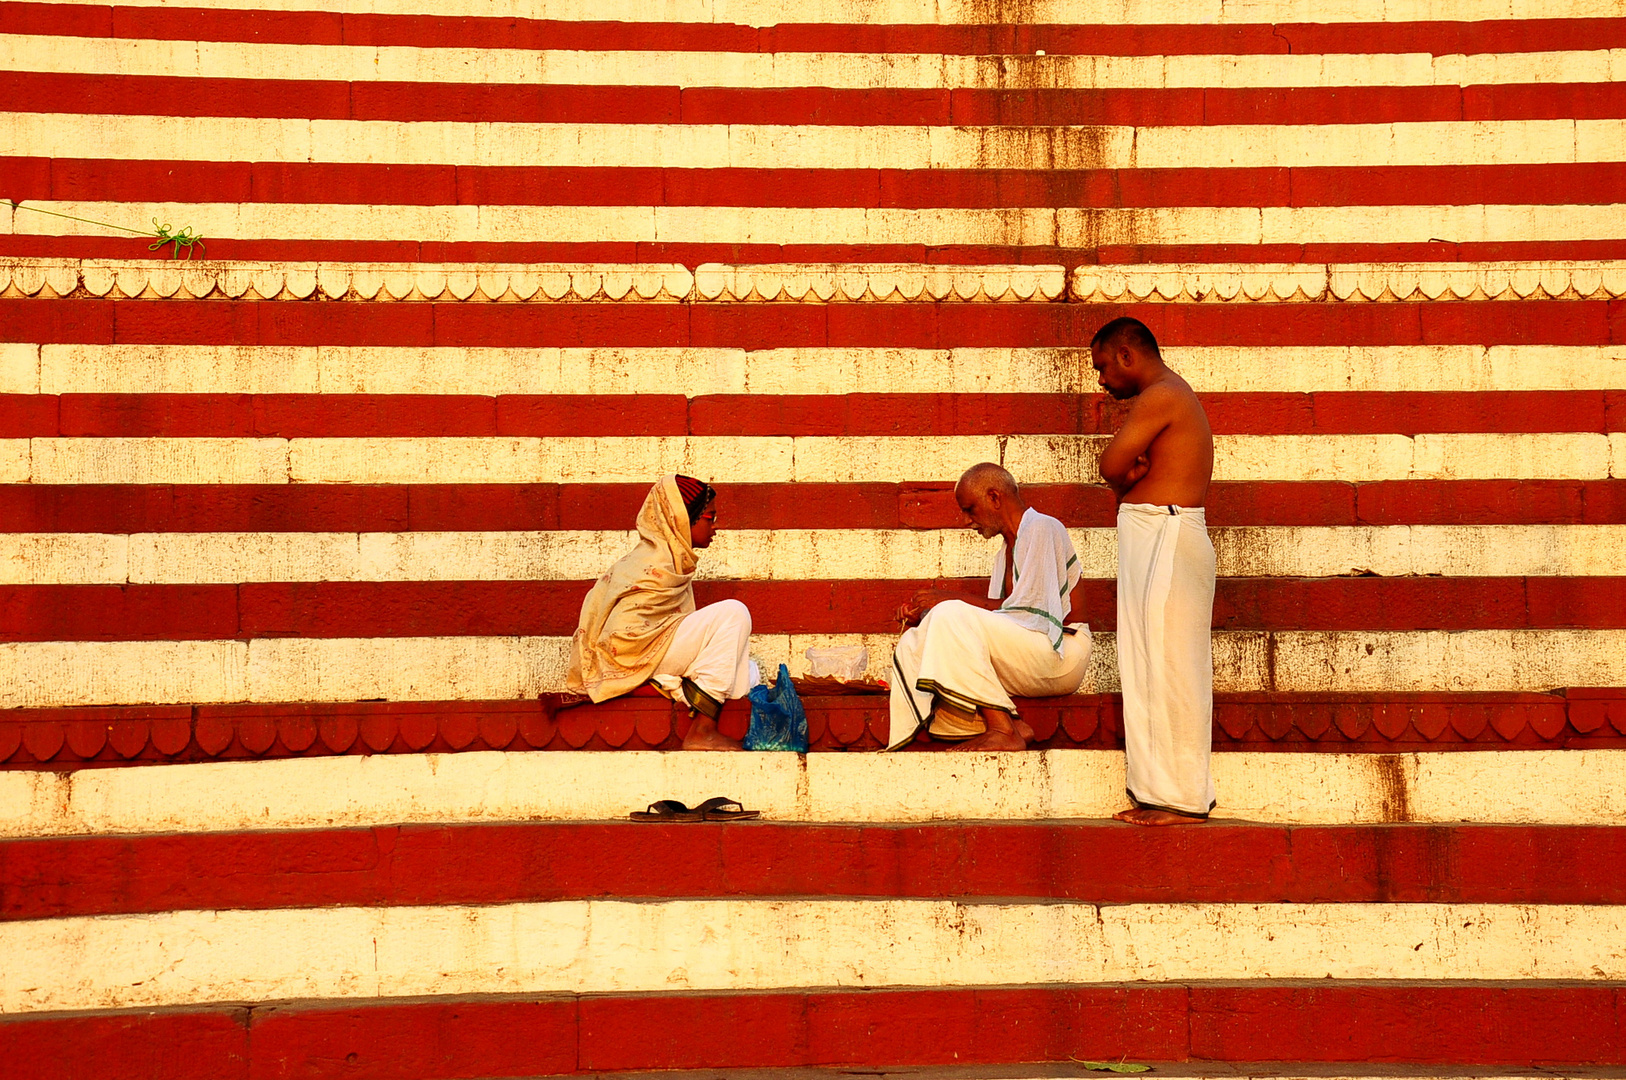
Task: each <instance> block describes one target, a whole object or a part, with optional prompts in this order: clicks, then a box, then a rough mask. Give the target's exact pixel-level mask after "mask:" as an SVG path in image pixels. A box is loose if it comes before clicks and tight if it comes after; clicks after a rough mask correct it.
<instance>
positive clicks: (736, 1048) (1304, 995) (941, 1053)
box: [0, 982, 1626, 1080]
mask: <svg viewBox="0 0 1626 1080" xmlns="http://www.w3.org/2000/svg"><path fill="white" fill-rule="evenodd" d="M1623 1007H1626V988H1623V987H1622V986H1621V984H1617V983H1607V982H1604V983H1593V984H1585V985H1576V984H1568V985H1565V984H1559V985H1548V984H1535V985H1495V984H1466V985H1452V986H1445V985H1428V984H1425V985H1405V984H1394V983H1343V982H1340V983H1329V984H1326V985H1279V984H1270V983H1257V982H1255V983H1245V984H1198V985H1185V984H1179V983H1174V984H1138V985H1134V986H1076V987H1045V988H1033V989H999V988H975V989H950V990H857V991H849V990H843V991H814V992H790V993H755V994H697V995H679V996H664V995H653V996H640V997H619V996H593V995H586V996H580V997H568V996H562V997H549V998H541V999H538V998H535V997H527V998H512V999H503V998H498V999H492V998H482V999H467V1000H464V999H450V1000H435V1001H431V1002H394V1001H363V1002H355V1003H344V1004H328V1005H301V1004H298V1003H290V1004H279V1005H261V1006H249V1007H245V1006H216V1007H208V1008H197V1009H181V1010H175V1011H162V1012H139V1013H113V1014H88V1015H68V1016H49V1015H46V1016H26V1015H24V1016H12V1017H7V1018H5V1019H3V1020H0V1060H3V1061H5V1062H6V1063H7V1065H8V1066H9V1067H10V1068H11V1069H13V1070H15V1075H17V1076H19V1077H22V1076H26V1077H28V1078H29V1080H106V1078H107V1077H118V1078H120V1080H221V1078H231V1080H236V1078H241V1080H248V1078H251V1077H252V1078H254V1080H284V1078H287V1080H294V1078H298V1080H355V1078H358V1077H365V1078H367V1080H452V1078H464V1080H466V1078H471V1077H534V1076H543V1075H569V1074H583V1073H612V1074H613V1073H614V1072H616V1071H656V1070H661V1071H664V1070H678V1069H704V1070H706V1072H705V1073H704V1074H703V1075H704V1077H705V1080H727V1078H728V1075H729V1074H728V1073H727V1072H724V1071H723V1070H727V1069H764V1068H770V1069H771V1068H782V1069H792V1068H807V1067H822V1068H832V1069H845V1070H849V1071H846V1072H843V1073H840V1074H837V1075H836V1076H832V1077H830V1080H837V1077H838V1076H847V1075H850V1070H851V1069H852V1068H853V1067H860V1068H863V1069H865V1070H866V1071H868V1072H880V1071H882V1070H885V1069H902V1068H922V1067H931V1066H951V1065H974V1064H985V1065H997V1066H1010V1065H1014V1064H1017V1063H1022V1062H1034V1063H1037V1062H1050V1063H1059V1064H1061V1065H1063V1066H1068V1065H1072V1063H1073V1062H1076V1061H1078V1060H1102V1059H1106V1060H1112V1061H1116V1060H1120V1059H1122V1058H1128V1059H1129V1060H1130V1061H1141V1062H1156V1063H1178V1062H1204V1063H1209V1067H1210V1068H1216V1067H1222V1066H1221V1063H1234V1065H1232V1066H1231V1067H1224V1073H1225V1074H1227V1075H1234V1074H1235V1073H1238V1072H1239V1073H1241V1074H1242V1075H1248V1076H1261V1075H1263V1076H1269V1075H1272V1074H1281V1073H1283V1072H1286V1073H1287V1075H1306V1073H1305V1072H1295V1071H1293V1070H1292V1066H1291V1065H1286V1066H1284V1065H1282V1064H1281V1063H1282V1062H1298V1063H1334V1062H1348V1063H1353V1066H1346V1067H1345V1068H1343V1069H1341V1070H1340V1071H1339V1072H1338V1073H1337V1075H1341V1076H1360V1075H1362V1073H1363V1070H1362V1069H1361V1068H1360V1066H1361V1065H1363V1064H1368V1063H1399V1064H1407V1063H1409V1064H1418V1065H1422V1064H1432V1065H1443V1066H1446V1067H1447V1068H1448V1071H1447V1072H1445V1073H1444V1075H1455V1074H1458V1073H1459V1071H1460V1070H1458V1069H1455V1068H1451V1067H1453V1066H1471V1065H1479V1066H1517V1067H1520V1068H1524V1069H1529V1068H1531V1067H1532V1066H1537V1065H1539V1066H1550V1067H1559V1068H1562V1067H1568V1066H1613V1065H1620V1064H1623V1063H1626V1037H1623V1035H1622V1025H1621V1023H1620V1020H1619V1017H1620V1010H1621V1009H1622V1008H1623ZM1261 1060H1268V1061H1272V1062H1276V1063H1277V1064H1276V1065H1274V1066H1266V1067H1265V1068H1263V1069H1260V1068H1258V1067H1248V1066H1249V1063H1252V1062H1258V1061H1261ZM1076 1069H1077V1066H1076V1065H1072V1068H1071V1069H1069V1070H1068V1071H1067V1075H1076V1071H1075V1070H1076ZM1164 1071H1165V1072H1170V1073H1173V1074H1174V1075H1180V1070H1179V1069H1178V1068H1174V1067H1170V1068H1166V1069H1165V1070H1164ZM1317 1071H1322V1070H1317V1069H1315V1068H1314V1067H1313V1065H1312V1068H1311V1069H1310V1070H1309V1073H1308V1074H1309V1075H1314V1074H1315V1073H1316V1072H1317ZM1049 1072H1050V1070H1048V1069H1045V1070H1043V1071H1042V1072H1039V1073H1038V1074H1037V1075H1046V1074H1048V1073H1049ZM1381 1072H1382V1075H1385V1076H1389V1075H1399V1076H1402V1077H1405V1076H1408V1075H1417V1074H1416V1073H1415V1072H1414V1073H1407V1072H1406V1071H1404V1070H1398V1071H1397V1070H1389V1069H1384V1070H1381ZM752 1075H753V1077H754V1080H771V1078H772V1077H773V1076H774V1075H775V1074H773V1073H767V1074H761V1073H753V1074H752ZM951 1075H953V1074H951ZM959 1075H960V1076H962V1077H964V1076H965V1074H959ZM970 1075H971V1076H973V1077H981V1076H986V1075H987V1073H986V1072H979V1073H973V1074H970ZM1013 1075H1035V1073H1032V1072H1029V1073H1022V1072H1020V1071H1018V1072H1016V1073H1014V1074H1013ZM1154 1075H1155V1074H1154ZM1425 1075H1430V1076H1434V1075H1441V1073H1438V1072H1431V1073H1428V1074H1425ZM1467 1075H1482V1074H1476V1073H1473V1072H1469V1073H1468V1074H1467ZM932 1077H933V1074H932V1073H926V1074H924V1076H923V1077H922V1080H931V1078H932ZM792 1078H794V1080H807V1075H806V1074H805V1073H793V1074H791V1076H790V1077H787V1078H786V1080H792ZM606 1080H610V1078H606ZM628 1080H632V1078H628ZM684 1080H690V1078H684ZM692 1080H700V1078H699V1077H696V1078H692Z"/></svg>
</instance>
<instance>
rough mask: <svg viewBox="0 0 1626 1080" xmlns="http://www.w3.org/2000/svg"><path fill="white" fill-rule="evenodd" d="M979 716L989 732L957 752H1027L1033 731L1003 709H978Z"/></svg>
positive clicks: (967, 741) (958, 747)
mask: <svg viewBox="0 0 1626 1080" xmlns="http://www.w3.org/2000/svg"><path fill="white" fill-rule="evenodd" d="M977 715H978V716H980V717H981V718H982V722H983V723H984V724H986V725H987V727H988V730H987V731H985V732H983V733H982V734H981V735H978V736H977V737H976V738H974V739H967V740H966V741H965V742H963V743H961V744H960V745H959V746H956V747H954V749H955V750H1026V749H1027V748H1028V739H1030V738H1032V737H1033V729H1032V728H1030V727H1028V725H1027V723H1026V722H1024V721H1022V720H1018V719H1017V718H1016V717H1014V716H1012V715H1011V714H1010V713H1008V712H1005V711H1003V710H1001V709H978V710H977Z"/></svg>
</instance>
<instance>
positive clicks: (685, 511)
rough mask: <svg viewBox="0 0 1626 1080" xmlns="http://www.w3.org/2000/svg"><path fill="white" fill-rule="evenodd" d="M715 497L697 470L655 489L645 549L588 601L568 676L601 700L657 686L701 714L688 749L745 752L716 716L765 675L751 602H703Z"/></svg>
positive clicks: (642, 539)
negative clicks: (701, 579) (702, 551)
mask: <svg viewBox="0 0 1626 1080" xmlns="http://www.w3.org/2000/svg"><path fill="white" fill-rule="evenodd" d="M716 498H717V492H715V491H713V490H712V487H711V485H710V484H707V483H705V482H703V481H700V480H696V479H695V478H694V477H692V476H666V477H662V478H661V480H660V482H659V483H657V484H656V485H655V486H654V487H653V488H651V489H650V491H649V495H648V496H646V497H645V499H644V505H643V507H642V508H641V509H640V510H639V511H638V525H637V528H638V546H637V547H635V548H633V549H632V551H630V552H628V553H627V554H626V555H623V556H622V557H621V559H620V561H618V562H617V563H616V564H615V565H614V566H612V567H610V572H609V573H607V574H605V575H604V576H603V577H601V578H599V580H598V583H597V584H596V585H594V586H593V588H592V591H591V592H589V593H588V594H587V599H586V600H584V601H582V614H581V621H580V622H579V623H578V624H577V627H576V634H575V636H574V637H572V638H571V641H570V671H569V672H568V673H567V674H566V676H565V684H566V685H567V686H568V687H570V689H572V690H574V691H576V692H577V693H581V694H586V695H587V696H588V697H589V698H591V699H592V700H593V701H595V702H599V701H607V700H609V699H610V698H613V697H619V696H620V695H622V694H625V693H627V692H629V691H631V690H633V689H636V688H637V687H639V686H642V685H643V684H644V683H646V682H649V683H653V684H654V686H655V688H656V689H657V690H659V691H660V692H661V693H663V694H665V695H666V696H667V697H669V698H672V699H673V700H674V701H680V702H682V703H684V704H686V705H688V706H689V709H690V712H691V713H692V714H693V722H692V723H691V724H690V725H689V734H688V735H687V736H686V737H685V738H684V740H683V749H685V750H739V749H742V747H741V746H740V743H739V741H738V740H736V739H730V738H727V737H726V736H724V735H723V734H722V732H720V731H718V730H717V714H718V713H719V712H720V711H721V710H722V707H723V702H724V701H727V700H729V699H731V698H741V697H744V696H745V695H746V694H747V693H749V692H750V689H751V687H753V686H755V685H756V684H757V683H758V682H760V681H761V680H760V679H759V677H758V673H757V666H756V663H755V662H754V661H752V660H751V657H750V652H749V650H750V647H751V613H750V611H748V610H747V609H746V607H745V605H744V604H742V603H740V602H739V601H738V600H721V601H718V602H717V603H715V604H711V605H709V606H707V607H704V608H701V609H700V610H698V611H696V610H695V606H694V570H695V565H696V564H697V563H698V561H699V559H698V556H696V554H695V551H696V550H697V549H699V548H704V547H708V546H710V544H711V538H712V536H713V534H714V533H715V532H716V531H717V508H716V506H715V505H714V503H715V500H716Z"/></svg>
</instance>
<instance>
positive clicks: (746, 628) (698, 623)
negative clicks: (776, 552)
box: [652, 600, 762, 702]
mask: <svg viewBox="0 0 1626 1080" xmlns="http://www.w3.org/2000/svg"><path fill="white" fill-rule="evenodd" d="M683 679H688V680H689V681H690V682H692V683H694V685H695V686H697V687H699V688H700V689H701V690H702V691H703V692H704V693H705V694H706V696H707V697H709V698H711V699H712V700H713V701H719V702H720V701H728V700H729V699H731V698H742V697H744V696H745V695H746V694H748V693H750V691H751V687H753V686H755V685H757V683H759V682H761V681H762V680H761V678H760V677H759V673H758V671H757V665H756V661H754V660H752V659H751V611H750V609H749V608H747V607H746V606H745V605H744V604H742V603H740V602H739V601H738V600H719V601H717V603H715V604H708V605H706V606H705V607H703V608H699V609H697V610H695V611H693V612H690V613H689V614H688V615H685V616H683V619H682V621H680V622H679V623H678V627H677V632H676V633H675V634H673V635H672V644H671V646H670V647H668V648H667V650H666V655H665V656H663V657H662V658H661V662H660V664H659V665H658V666H657V667H656V668H655V675H654V678H653V680H652V681H653V682H654V683H655V685H656V686H659V687H660V688H661V689H663V690H666V691H668V692H674V693H675V692H676V691H677V689H678V687H679V686H680V684H681V682H682V680H683Z"/></svg>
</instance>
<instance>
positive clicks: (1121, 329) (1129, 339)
mask: <svg viewBox="0 0 1626 1080" xmlns="http://www.w3.org/2000/svg"><path fill="white" fill-rule="evenodd" d="M1120 341H1121V342H1123V343H1124V344H1126V345H1132V346H1134V347H1135V348H1138V349H1144V350H1146V351H1147V352H1149V353H1151V354H1152V355H1153V356H1156V357H1158V358H1159V359H1161V358H1162V356H1163V351H1162V350H1161V349H1159V348H1158V347H1157V338H1156V337H1155V336H1154V335H1153V334H1152V329H1151V327H1149V326H1147V325H1146V324H1145V323H1143V322H1141V321H1140V320H1139V319H1132V318H1130V317H1129V316H1128V315H1120V316H1118V317H1117V318H1116V319H1113V320H1112V321H1111V322H1109V323H1107V324H1106V325H1105V326H1103V327H1101V329H1099V330H1097V331H1096V332H1095V336H1094V337H1093V338H1091V339H1090V348H1091V349H1097V348H1100V347H1101V346H1103V345H1116V344H1118V343H1119V342H1120Z"/></svg>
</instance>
